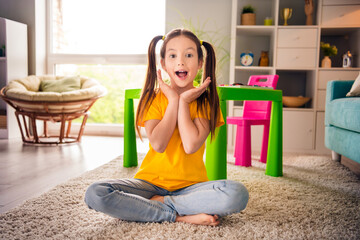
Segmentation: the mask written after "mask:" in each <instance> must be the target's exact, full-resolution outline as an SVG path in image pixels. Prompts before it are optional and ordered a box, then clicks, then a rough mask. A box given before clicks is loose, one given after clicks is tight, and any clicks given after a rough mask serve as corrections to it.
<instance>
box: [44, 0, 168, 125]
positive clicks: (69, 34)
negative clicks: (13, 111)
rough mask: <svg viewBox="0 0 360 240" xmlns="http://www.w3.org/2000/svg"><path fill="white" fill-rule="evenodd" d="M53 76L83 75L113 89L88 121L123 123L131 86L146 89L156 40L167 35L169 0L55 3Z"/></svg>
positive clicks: (50, 55)
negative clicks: (126, 92) (150, 53)
mask: <svg viewBox="0 0 360 240" xmlns="http://www.w3.org/2000/svg"><path fill="white" fill-rule="evenodd" d="M48 11H49V14H48V17H49V19H50V21H49V22H50V24H49V29H48V73H49V74H55V75H83V76H88V77H92V78H95V79H97V80H98V81H100V82H101V83H102V85H104V86H105V87H106V88H107V89H108V94H107V96H106V97H104V98H102V99H100V100H99V101H97V102H96V103H95V105H94V106H93V108H92V109H91V114H90V117H89V119H88V123H106V124H122V123H123V106H124V103H123V99H124V89H125V88H140V87H142V84H143V81H144V79H145V74H146V63H147V48H148V45H149V43H150V40H151V39H152V38H153V37H154V36H156V35H162V34H164V31H165V0H134V1H125V0H76V1H74V0H51V1H49V6H48Z"/></svg>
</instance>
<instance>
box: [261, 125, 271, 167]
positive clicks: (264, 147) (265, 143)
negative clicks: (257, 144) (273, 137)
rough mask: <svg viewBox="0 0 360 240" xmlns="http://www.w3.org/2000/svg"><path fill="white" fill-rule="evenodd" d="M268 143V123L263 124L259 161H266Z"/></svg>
mask: <svg viewBox="0 0 360 240" xmlns="http://www.w3.org/2000/svg"><path fill="white" fill-rule="evenodd" d="M268 143H269V123H266V124H264V133H263V140H262V147H261V155H260V162H262V163H266V159H267V151H268Z"/></svg>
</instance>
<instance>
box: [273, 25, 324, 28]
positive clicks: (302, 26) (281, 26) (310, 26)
mask: <svg viewBox="0 0 360 240" xmlns="http://www.w3.org/2000/svg"><path fill="white" fill-rule="evenodd" d="M294 28H298V29H317V28H318V26H317V25H287V26H284V25H279V26H278V29H294Z"/></svg>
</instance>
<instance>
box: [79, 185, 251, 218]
mask: <svg viewBox="0 0 360 240" xmlns="http://www.w3.org/2000/svg"><path fill="white" fill-rule="evenodd" d="M154 195H160V196H164V203H162V202H159V201H153V200H149V199H150V198H151V197H153V196H154ZM248 199H249V193H248V191H247V189H246V188H245V186H244V185H243V184H241V183H239V182H236V181H231V180H216V181H208V182H202V183H197V184H194V185H191V186H189V187H185V188H182V189H179V190H176V191H172V192H170V191H167V190H165V189H163V188H160V187H158V186H155V185H153V184H151V183H149V182H146V181H144V180H140V179H119V180H108V181H101V182H96V183H93V184H92V185H90V186H89V188H88V189H87V191H86V194H85V202H86V204H87V205H88V206H89V208H91V209H94V210H96V211H99V212H103V213H105V214H108V215H110V216H112V217H115V218H119V219H122V220H127V221H136V222H163V221H168V222H174V221H175V220H176V217H177V215H179V216H184V215H194V214H199V213H206V214H210V215H218V216H219V217H223V216H226V215H229V214H232V213H238V212H240V211H242V210H244V209H245V207H246V205H247V202H248Z"/></svg>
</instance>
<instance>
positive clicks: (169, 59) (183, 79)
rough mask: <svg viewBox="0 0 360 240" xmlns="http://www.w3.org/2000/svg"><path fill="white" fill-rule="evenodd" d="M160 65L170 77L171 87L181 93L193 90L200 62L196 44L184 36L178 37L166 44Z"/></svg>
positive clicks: (200, 66)
mask: <svg viewBox="0 0 360 240" xmlns="http://www.w3.org/2000/svg"><path fill="white" fill-rule="evenodd" d="M161 65H162V68H163V69H164V70H165V71H166V72H167V73H168V75H169V77H170V82H171V87H172V88H175V89H176V90H177V91H178V92H179V93H182V92H183V91H186V90H189V89H191V88H193V81H194V79H195V77H196V74H197V72H198V71H199V69H201V68H202V61H199V56H198V54H197V49H196V44H195V43H194V42H193V41H192V40H190V39H189V38H187V37H185V36H178V37H175V38H173V39H171V40H170V41H169V42H168V43H167V45H166V51H165V58H164V59H161Z"/></svg>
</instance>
